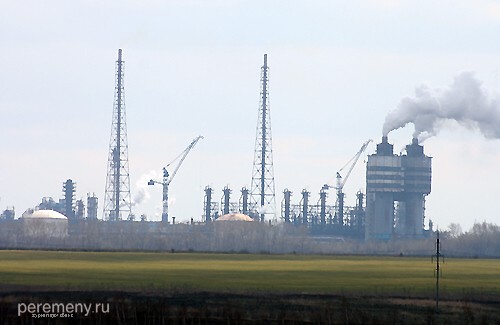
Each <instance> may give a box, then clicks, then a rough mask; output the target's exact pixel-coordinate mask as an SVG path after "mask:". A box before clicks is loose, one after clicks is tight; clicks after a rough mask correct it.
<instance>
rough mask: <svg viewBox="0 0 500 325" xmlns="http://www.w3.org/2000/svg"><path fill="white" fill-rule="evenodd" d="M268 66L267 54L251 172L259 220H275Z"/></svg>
mask: <svg viewBox="0 0 500 325" xmlns="http://www.w3.org/2000/svg"><path fill="white" fill-rule="evenodd" d="M268 72H269V68H268V66H267V54H264V65H263V66H262V68H261V77H260V81H261V85H260V105H259V119H258V122H257V136H256V139H255V153H254V162H253V173H252V187H251V196H250V198H251V206H252V207H253V208H254V209H256V210H257V212H258V214H259V216H260V221H261V222H264V220H265V217H266V216H267V217H270V218H271V219H272V221H273V222H276V198H275V192H274V170H273V148H272V137H271V115H270V110H269V74H268Z"/></svg>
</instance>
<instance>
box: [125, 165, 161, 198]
mask: <svg viewBox="0 0 500 325" xmlns="http://www.w3.org/2000/svg"><path fill="white" fill-rule="evenodd" d="M151 179H155V180H161V175H160V173H158V172H156V171H155V170H152V171H150V172H148V173H146V174H143V175H141V177H139V179H138V180H137V182H136V183H135V191H134V192H135V194H134V198H133V200H132V206H136V205H138V204H141V203H144V202H146V201H147V200H148V199H149V198H150V195H149V188H150V187H151V186H148V182H149V180H151Z"/></svg>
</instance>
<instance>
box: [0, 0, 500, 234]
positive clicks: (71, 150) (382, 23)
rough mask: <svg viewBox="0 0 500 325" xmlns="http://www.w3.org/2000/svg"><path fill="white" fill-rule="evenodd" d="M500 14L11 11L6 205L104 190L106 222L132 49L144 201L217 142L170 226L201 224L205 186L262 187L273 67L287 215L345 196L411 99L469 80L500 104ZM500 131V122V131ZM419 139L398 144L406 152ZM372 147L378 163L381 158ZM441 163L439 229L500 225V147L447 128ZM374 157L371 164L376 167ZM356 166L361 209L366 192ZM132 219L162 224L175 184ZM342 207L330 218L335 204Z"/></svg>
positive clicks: (444, 9) (1, 3) (219, 0)
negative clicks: (110, 168)
mask: <svg viewBox="0 0 500 325" xmlns="http://www.w3.org/2000/svg"><path fill="white" fill-rule="evenodd" d="M498 35H500V2H498V1H469V0H454V1H425V0H424V1H396V0H394V1H391V0H386V1H383V0H379V1H377V0H372V1H332V0H325V1H314V0H313V1H293V0H292V1H290V0H288V1H272V0H268V1H259V0H252V1H235V0H233V1H230V0H164V1H160V0H143V1H132V0H125V1H123V0H122V1H95V0H87V1H63V0H59V1H56V0H54V1H51V0H48V1H35V0H32V1H23V0H20V1H14V0H12V1H7V0H0V71H1V73H0V116H1V119H2V126H1V128H0V130H1V131H0V148H1V150H2V159H0V197H1V201H0V208H1V209H4V208H6V207H10V206H15V209H16V214H17V216H20V215H21V214H22V213H23V212H24V211H25V210H26V209H27V208H31V207H34V206H36V205H37V204H38V203H39V202H40V201H41V198H42V197H44V196H52V197H54V198H55V199H59V198H60V197H61V196H62V183H63V182H64V181H65V180H66V179H68V178H71V179H73V180H74V181H75V182H76V183H77V193H76V197H77V199H78V198H85V197H86V195H87V193H89V192H90V193H92V192H95V193H96V195H97V196H98V197H99V204H100V205H99V216H100V217H101V214H102V207H103V205H102V203H103V200H104V187H105V180H106V168H107V156H108V146H109V139H110V133H111V116H112V109H113V93H114V84H115V60H116V57H117V50H118V48H122V49H123V58H124V61H125V82H124V83H125V103H126V112H127V125H128V140H129V160H130V175H131V185H132V186H131V187H132V196H135V195H136V194H137V193H138V191H139V189H140V188H143V187H146V182H147V180H148V179H149V178H150V176H151V175H158V176H160V175H161V168H162V167H163V166H164V165H166V164H167V163H168V162H170V161H171V160H172V159H173V158H174V157H176V156H177V155H178V154H179V153H180V152H181V151H182V150H183V149H184V148H185V147H186V146H187V145H188V144H189V143H190V141H191V140H192V139H193V138H194V137H196V136H197V135H199V134H201V135H203V136H204V137H205V139H204V140H201V141H200V142H199V143H198V145H197V147H196V148H195V149H194V150H193V151H192V152H191V154H190V155H189V156H188V157H187V159H186V161H185V162H184V165H183V166H182V167H181V169H180V170H179V173H178V174H177V176H176V178H175V179H174V181H173V182H172V184H171V186H170V195H171V197H172V198H173V200H174V202H172V204H171V209H170V214H171V215H172V216H176V217H177V218H178V220H180V221H186V220H189V218H191V217H194V218H195V219H197V220H201V214H202V208H203V189H204V187H205V186H206V185H211V186H213V188H214V191H215V194H214V197H215V198H216V199H217V200H220V198H221V197H222V188H223V187H224V186H225V185H229V186H230V187H231V188H232V189H233V201H237V200H238V198H239V196H240V193H239V190H240V189H241V187H243V186H247V187H250V181H251V174H252V163H253V150H254V142H255V130H256V125H257V112H258V106H259V82H260V81H259V78H260V67H261V65H262V61H263V54H264V53H267V54H268V63H269V66H270V107H271V119H272V134H273V150H274V168H275V178H276V192H277V203H278V205H279V204H280V202H281V200H282V198H283V196H282V191H283V189H284V188H288V189H290V190H291V191H293V192H294V195H293V196H292V200H293V202H294V203H296V204H298V203H299V201H300V191H301V190H302V189H303V188H307V189H308V190H309V191H311V192H312V196H311V201H312V202H316V201H317V200H318V199H319V197H318V192H319V190H320V188H321V186H322V185H323V184H324V183H326V182H333V180H334V179H335V173H336V171H337V170H338V169H339V168H340V167H342V166H343V165H344V164H345V163H346V162H347V161H348V160H349V159H350V158H351V157H352V156H353V155H354V154H355V153H356V152H357V151H358V149H359V147H360V146H361V144H362V143H363V142H364V141H366V140H367V139H370V138H371V139H374V140H375V142H379V141H380V137H381V135H382V125H383V123H384V119H385V117H386V115H387V114H388V113H389V112H390V111H391V110H393V109H395V108H396V107H397V105H398V103H399V102H400V101H401V99H402V98H404V97H407V96H413V95H414V91H415V88H416V87H418V86H420V85H422V84H425V85H427V86H428V87H430V88H446V87H447V86H448V85H449V84H450V83H452V81H453V78H454V77H455V76H457V75H459V74H460V73H462V72H464V71H472V72H474V75H475V77H476V78H477V79H479V80H480V81H481V82H482V87H483V89H484V91H485V92H488V93H489V94H491V96H493V97H494V96H498V93H499V90H500V72H499V71H500V42H498ZM498 127H499V128H500V125H499V126H498ZM412 133H413V126H411V125H409V126H407V127H406V128H404V129H400V130H398V131H395V132H392V133H390V135H389V138H390V142H393V143H394V144H395V149H396V151H398V152H399V151H400V150H401V149H402V148H403V147H404V145H406V144H407V143H409V142H410V141H411V134H412ZM374 148H375V146H374V144H371V145H370V146H369V148H368V150H367V152H368V153H373V152H374ZM424 150H425V153H426V154H428V155H430V156H432V157H433V183H432V193H431V194H430V195H429V196H428V199H427V206H426V216H427V217H429V218H431V219H433V220H434V222H435V224H437V225H439V226H440V227H441V228H446V227H447V226H448V225H449V224H450V223H451V222H459V223H461V224H462V226H463V228H464V229H467V228H469V227H470V226H471V225H472V224H473V222H474V221H483V220H486V221H489V222H495V223H500V217H499V213H498V205H499V200H498V197H499V195H500V190H499V185H498V184H500V141H499V140H491V139H490V140H487V139H485V138H484V137H483V136H482V135H481V133H480V132H478V131H473V130H469V129H466V128H463V127H461V126H460V125H458V124H456V123H448V124H447V125H446V128H445V129H444V130H443V131H442V132H441V133H440V134H439V135H438V136H436V137H433V138H430V139H428V140H427V141H426V142H425V149H424ZM363 159H364V158H363ZM364 174H365V166H364V164H363V161H362V160H360V162H359V163H358V165H357V166H356V168H355V170H354V172H353V174H352V176H351V178H350V179H349V180H348V182H347V184H346V186H345V192H346V196H347V197H346V200H347V204H348V205H352V204H353V203H354V197H355V196H354V194H355V193H356V192H357V191H358V190H359V189H364V188H365V181H364ZM148 196H149V197H148V198H146V200H145V201H144V203H142V204H139V205H137V206H135V207H134V208H133V210H134V211H133V212H134V213H135V214H136V215H140V214H142V213H145V214H146V215H147V216H148V218H149V219H150V220H158V219H159V218H160V217H159V215H160V213H161V187H159V186H154V187H150V188H149V189H148ZM334 201H335V200H334V195H333V192H332V195H330V197H329V204H334Z"/></svg>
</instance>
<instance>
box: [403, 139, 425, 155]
mask: <svg viewBox="0 0 500 325" xmlns="http://www.w3.org/2000/svg"><path fill="white" fill-rule="evenodd" d="M406 154H407V155H408V157H423V156H424V146H421V145H419V144H418V139H417V138H413V139H411V144H409V145H407V146H406Z"/></svg>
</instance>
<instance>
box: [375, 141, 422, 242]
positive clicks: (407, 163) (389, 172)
mask: <svg viewBox="0 0 500 325" xmlns="http://www.w3.org/2000/svg"><path fill="white" fill-rule="evenodd" d="M393 151H394V146H393V145H392V144H390V143H389V142H388V138H387V136H384V137H382V142H381V143H379V144H378V145H377V151H376V153H375V154H373V155H370V156H368V162H367V165H366V229H365V239H367V240H370V239H383V240H388V239H391V238H394V237H403V238H418V237H422V236H423V229H424V217H425V215H424V212H425V196H426V195H428V194H429V193H430V192H431V157H428V156H426V155H425V154H424V148H423V146H422V145H419V144H418V140H417V139H415V138H414V139H413V140H412V143H411V144H409V145H407V146H406V154H405V155H395V154H394V152H393Z"/></svg>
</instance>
